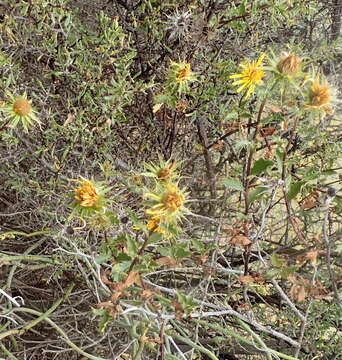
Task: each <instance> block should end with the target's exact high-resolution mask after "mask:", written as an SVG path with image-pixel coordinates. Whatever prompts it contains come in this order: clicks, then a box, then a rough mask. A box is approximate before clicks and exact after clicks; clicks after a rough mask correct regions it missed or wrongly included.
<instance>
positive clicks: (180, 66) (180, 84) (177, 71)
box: [169, 61, 196, 93]
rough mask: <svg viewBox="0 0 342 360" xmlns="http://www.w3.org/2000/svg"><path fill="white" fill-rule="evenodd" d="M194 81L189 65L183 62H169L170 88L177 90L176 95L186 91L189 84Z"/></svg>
mask: <svg viewBox="0 0 342 360" xmlns="http://www.w3.org/2000/svg"><path fill="white" fill-rule="evenodd" d="M195 80H196V77H195V74H194V73H193V72H192V71H191V68H190V64H189V63H187V62H185V61H182V62H180V63H177V62H174V61H171V67H170V70H169V82H170V84H171V87H172V88H176V89H177V90H178V93H182V92H186V91H188V90H189V83H190V82H192V81H195Z"/></svg>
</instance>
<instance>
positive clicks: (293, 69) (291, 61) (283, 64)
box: [277, 54, 302, 77]
mask: <svg viewBox="0 0 342 360" xmlns="http://www.w3.org/2000/svg"><path fill="white" fill-rule="evenodd" d="M301 62H302V61H301V59H300V58H299V57H298V56H296V55H292V54H290V55H288V54H285V56H283V57H282V58H281V59H280V60H279V62H278V64H277V69H278V71H279V72H280V73H281V74H283V75H285V76H289V77H294V76H296V75H297V74H298V73H299V71H300V64H301Z"/></svg>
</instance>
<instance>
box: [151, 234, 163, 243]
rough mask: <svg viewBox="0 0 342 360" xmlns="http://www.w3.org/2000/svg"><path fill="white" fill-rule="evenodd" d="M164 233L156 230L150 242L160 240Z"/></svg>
mask: <svg viewBox="0 0 342 360" xmlns="http://www.w3.org/2000/svg"><path fill="white" fill-rule="evenodd" d="M162 236H163V235H162V234H160V233H158V232H154V233H153V234H152V235H151V236H150V237H149V239H148V243H149V244H151V243H155V242H158V241H159V240H160V239H161V238H162Z"/></svg>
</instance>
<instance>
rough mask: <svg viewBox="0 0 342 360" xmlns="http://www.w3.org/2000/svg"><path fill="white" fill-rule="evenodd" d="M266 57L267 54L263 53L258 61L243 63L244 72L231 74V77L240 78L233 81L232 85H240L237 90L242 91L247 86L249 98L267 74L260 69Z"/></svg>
mask: <svg viewBox="0 0 342 360" xmlns="http://www.w3.org/2000/svg"><path fill="white" fill-rule="evenodd" d="M264 57H265V54H263V55H261V56H260V57H259V59H258V61H251V62H247V63H241V64H240V66H241V67H242V72H241V73H239V74H234V75H231V76H229V78H230V79H238V78H240V80H236V81H234V82H233V84H232V85H240V84H242V85H241V86H240V87H239V88H238V89H237V92H241V91H242V90H243V89H244V88H247V93H246V95H245V97H246V98H248V97H249V96H250V95H251V94H252V93H253V92H254V90H255V87H256V85H259V84H261V83H262V79H263V77H264V76H265V73H264V71H263V70H261V69H260V66H261V63H262V61H263V59H264Z"/></svg>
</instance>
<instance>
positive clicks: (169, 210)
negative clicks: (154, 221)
mask: <svg viewBox="0 0 342 360" xmlns="http://www.w3.org/2000/svg"><path fill="white" fill-rule="evenodd" d="M144 196H145V198H150V199H151V201H150V203H149V205H150V208H148V209H147V210H146V214H148V215H151V216H152V217H158V218H159V220H160V221H161V222H163V223H174V222H177V220H179V219H180V218H182V217H183V213H185V212H187V211H188V210H187V209H186V208H185V207H184V203H185V194H184V192H182V191H181V190H180V189H179V188H178V186H177V185H173V184H165V185H162V186H159V188H157V190H156V192H155V193H146V194H144Z"/></svg>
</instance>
